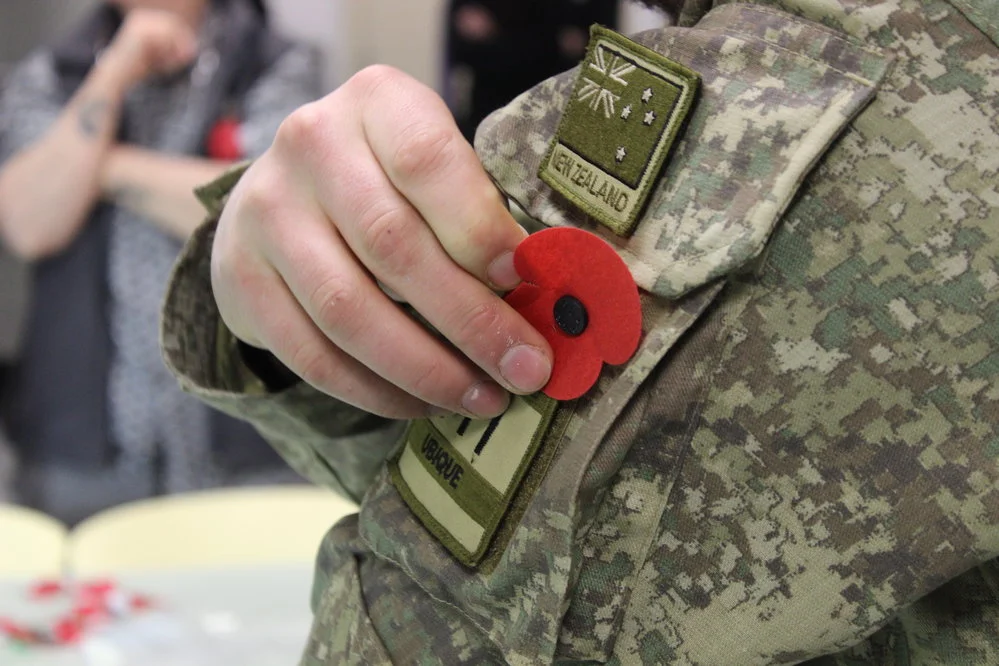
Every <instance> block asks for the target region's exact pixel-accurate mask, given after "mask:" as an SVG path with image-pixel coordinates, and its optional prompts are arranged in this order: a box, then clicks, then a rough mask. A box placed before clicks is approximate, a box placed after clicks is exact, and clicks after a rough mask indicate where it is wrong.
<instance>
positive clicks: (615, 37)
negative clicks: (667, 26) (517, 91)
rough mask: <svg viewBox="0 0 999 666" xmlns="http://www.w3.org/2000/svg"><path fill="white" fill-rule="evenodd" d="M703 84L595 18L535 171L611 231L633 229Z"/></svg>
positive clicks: (622, 232)
mask: <svg viewBox="0 0 999 666" xmlns="http://www.w3.org/2000/svg"><path fill="white" fill-rule="evenodd" d="M699 84H700V77H699V76H698V75H697V73H696V72H694V71H692V70H690V69H688V68H687V67H685V66H683V65H681V64H680V63H678V62H675V61H673V60H670V59H669V58H667V57H665V56H663V55H661V54H659V53H656V52H655V51H652V50H651V49H648V48H646V47H644V46H642V45H640V44H636V43H635V42H633V41H631V40H630V39H627V38H626V37H624V36H622V35H620V34H618V33H616V32H614V31H612V30H609V29H607V28H604V27H603V26H599V25H594V26H593V27H591V28H590V45H589V47H588V49H587V54H586V57H585V59H584V60H583V62H582V64H581V65H580V72H579V76H578V78H577V80H576V84H575V86H574V88H573V91H572V96H571V97H570V99H569V101H568V102H567V103H566V108H565V111H564V112H563V114H562V120H561V121H560V123H559V127H558V130H557V132H556V134H555V138H554V139H553V140H552V143H551V145H550V146H549V148H548V152H547V153H546V154H545V157H544V160H543V161H542V163H541V167H540V169H539V171H538V176H539V177H540V178H541V180H542V181H544V182H545V183H546V184H548V186H549V187H551V188H552V189H554V190H555V191H557V192H559V193H560V194H561V195H562V196H564V197H565V198H566V199H568V200H569V201H570V202H572V203H573V204H575V205H576V206H577V207H578V208H580V209H581V210H582V211H583V212H585V213H587V214H588V215H590V216H592V217H593V218H594V219H596V220H597V221H598V222H600V223H601V224H603V225H604V226H606V227H607V228H609V229H610V230H611V231H613V232H614V233H616V234H618V235H620V236H628V235H630V234H631V233H632V232H633V231H634V228H635V225H636V224H637V222H638V219H639V216H640V215H641V213H642V211H643V210H644V208H645V205H646V203H647V202H648V198H649V195H650V194H651V192H652V189H653V188H654V186H655V183H656V181H657V180H658V177H659V173H660V171H661V170H662V167H663V165H664V164H665V163H666V158H667V156H668V155H669V151H670V149H671V148H672V147H673V145H674V143H675V142H676V139H677V137H678V136H679V133H680V129H681V127H682V126H683V123H684V121H685V120H686V118H687V115H688V114H689V113H690V110H691V108H692V107H693V103H694V98H695V96H696V94H697V89H698V86H699Z"/></svg>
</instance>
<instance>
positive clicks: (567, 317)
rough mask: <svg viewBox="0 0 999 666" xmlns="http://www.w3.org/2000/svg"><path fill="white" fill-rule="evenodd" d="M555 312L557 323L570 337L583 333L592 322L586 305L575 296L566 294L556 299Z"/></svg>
mask: <svg viewBox="0 0 999 666" xmlns="http://www.w3.org/2000/svg"><path fill="white" fill-rule="evenodd" d="M554 312H555V324H556V325H557V326H558V327H559V328H560V329H562V332H563V333H565V334H566V335H568V336H570V337H576V336H577V335H582V333H583V331H585V330H586V325H587V324H588V323H590V316H589V315H588V314H587V313H586V306H585V305H583V303H582V302H581V301H580V300H579V299H578V298H576V297H575V296H569V295H568V294H566V295H565V296H563V297H562V298H560V299H558V300H557V301H555V308H554Z"/></svg>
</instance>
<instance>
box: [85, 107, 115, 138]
mask: <svg viewBox="0 0 999 666" xmlns="http://www.w3.org/2000/svg"><path fill="white" fill-rule="evenodd" d="M109 108H110V104H108V101H107V100H106V99H91V100H87V101H85V102H84V103H83V106H81V107H80V113H79V116H78V117H79V123H80V131H81V132H83V135H84V136H86V137H88V138H93V137H95V136H98V135H100V133H101V131H103V129H104V124H105V123H106V122H107V117H108V109H109Z"/></svg>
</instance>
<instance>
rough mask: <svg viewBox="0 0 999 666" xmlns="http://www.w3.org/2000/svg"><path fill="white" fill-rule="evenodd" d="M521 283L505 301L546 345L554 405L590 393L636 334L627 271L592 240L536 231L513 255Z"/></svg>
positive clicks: (634, 343) (548, 389) (637, 314)
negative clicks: (551, 354) (551, 358)
mask: <svg viewBox="0 0 999 666" xmlns="http://www.w3.org/2000/svg"><path fill="white" fill-rule="evenodd" d="M513 261H514V266H515V267H516V269H517V273H518V274H519V275H520V277H521V278H522V279H523V283H522V284H521V285H520V286H518V287H517V288H516V289H514V290H513V291H511V292H510V293H509V294H507V296H506V301H507V303H509V304H510V305H511V306H513V308H514V309H515V310H517V312H519V313H520V314H521V315H522V316H523V317H524V318H525V319H527V321H529V322H530V323H531V324H532V325H533V326H534V327H535V328H536V329H537V330H538V331H539V332H540V333H541V334H542V335H543V336H544V337H545V339H546V340H548V344H550V345H551V347H552V351H553V352H554V355H555V358H554V362H553V366H552V375H551V379H550V380H549V381H548V384H547V385H546V386H545V387H544V389H542V390H543V391H544V393H545V394H546V395H548V396H549V397H551V398H555V399H556V400H571V399H573V398H578V397H579V396H581V395H583V394H584V393H586V392H587V391H588V390H590V387H592V386H593V384H595V383H596V381H597V378H598V377H599V376H600V369H601V368H602V367H603V364H604V363H608V364H610V365H620V364H622V363H624V362H626V361H627V360H628V359H630V358H631V356H632V354H634V353H635V350H636V349H637V348H638V342H639V339H640V338H641V336H642V308H641V303H640V302H639V299H638V287H637V286H636V285H635V281H634V279H633V278H632V277H631V272H630V271H629V270H628V266H627V265H626V264H625V263H624V261H622V260H621V257H619V256H618V254H617V252H615V251H614V248H612V247H611V246H610V245H609V244H608V243H607V242H605V241H604V240H603V239H601V238H600V237H599V236H596V235H594V234H591V233H589V232H588V231H583V230H581V229H575V228H570V227H559V228H553V229H545V230H544V231H539V232H538V233H535V234H533V235H531V236H529V237H528V238H526V239H525V240H524V241H523V242H522V243H521V244H520V245H519V246H518V247H517V251H516V252H515V253H514V259H513Z"/></svg>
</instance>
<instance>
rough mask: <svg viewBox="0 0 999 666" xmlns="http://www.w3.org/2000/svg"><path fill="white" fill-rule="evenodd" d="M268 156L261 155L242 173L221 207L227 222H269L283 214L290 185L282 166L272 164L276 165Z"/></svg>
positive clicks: (223, 217)
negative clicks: (240, 178) (238, 181)
mask: <svg viewBox="0 0 999 666" xmlns="http://www.w3.org/2000/svg"><path fill="white" fill-rule="evenodd" d="M268 157H270V156H269V155H265V156H264V157H262V158H261V161H260V162H259V163H257V164H255V165H254V166H253V167H252V168H251V169H250V171H248V172H247V173H246V175H244V176H243V179H242V180H241V181H240V183H239V185H238V186H237V188H236V190H235V191H234V192H233V194H232V196H231V197H230V201H229V203H228V205H226V206H225V208H224V209H223V211H222V220H223V221H224V222H225V223H226V224H245V223H247V222H249V221H257V222H263V223H268V222H271V221H274V220H277V219H280V218H281V211H282V210H283V209H284V208H285V207H286V206H287V205H288V201H289V198H290V196H289V189H290V188H289V187H288V186H287V181H286V178H285V177H284V176H283V175H282V174H281V171H280V168H273V167H274V166H275V165H274V164H273V163H272V162H269V161H268ZM241 221H242V222H241Z"/></svg>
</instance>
